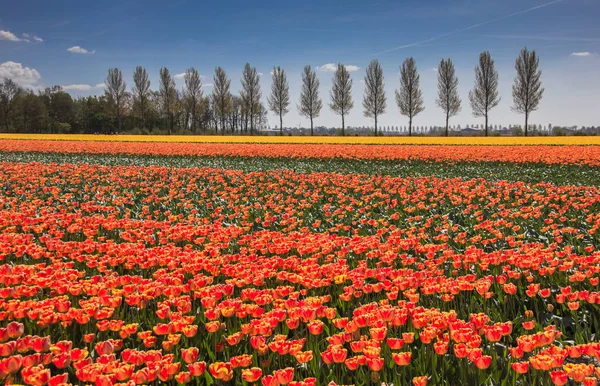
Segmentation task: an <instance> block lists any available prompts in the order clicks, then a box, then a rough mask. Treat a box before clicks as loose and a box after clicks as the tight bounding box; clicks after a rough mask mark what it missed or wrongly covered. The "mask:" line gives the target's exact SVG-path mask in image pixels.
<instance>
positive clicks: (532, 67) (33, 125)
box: [0, 48, 550, 136]
mask: <svg viewBox="0 0 600 386" xmlns="http://www.w3.org/2000/svg"><path fill="white" fill-rule="evenodd" d="M515 70H516V76H515V79H514V83H513V86H512V97H513V105H512V107H511V109H512V110H513V111H514V112H517V113H519V114H523V116H524V125H523V128H524V130H522V131H523V134H525V135H528V134H529V129H530V127H531V125H529V116H530V114H531V113H532V112H534V111H535V110H537V109H538V107H539V104H540V101H541V100H542V97H543V94H544V88H543V87H542V82H541V74H542V73H541V71H540V69H539V58H538V56H537V55H536V52H535V50H533V51H529V50H528V49H527V48H524V49H523V50H522V51H521V52H520V54H519V56H518V57H517V59H516V62H515ZM437 74H438V90H437V98H436V101H435V103H436V106H437V107H438V108H440V109H441V111H442V112H443V116H444V122H445V125H444V126H443V129H442V130H441V132H440V133H439V134H441V135H449V132H450V119H451V118H452V117H453V116H455V115H457V114H458V113H459V112H460V111H461V109H462V104H463V103H462V100H461V98H460V96H459V95H458V78H457V76H456V74H455V68H454V65H453V63H452V61H451V59H442V60H441V62H440V64H439V66H438V69H437ZM259 80H260V75H259V73H258V72H257V71H256V68H255V67H252V66H250V64H248V63H246V65H245V67H244V71H243V74H242V79H241V83H242V90H241V92H240V95H233V94H232V93H231V91H230V87H231V79H230V78H229V77H228V76H227V74H226V72H225V71H224V70H223V68H221V67H217V68H216V69H215V73H214V76H213V88H212V92H211V93H210V94H208V95H204V92H203V90H202V87H203V85H202V80H201V77H200V75H199V73H198V71H197V70H196V69H195V68H193V67H191V68H189V69H188V70H187V71H186V72H185V75H184V87H183V89H182V90H178V89H177V88H176V86H175V80H174V77H173V76H172V75H171V73H170V72H169V70H168V69H167V68H165V67H163V68H161V69H160V76H159V89H158V91H152V90H151V89H150V85H151V84H150V79H149V76H148V73H147V71H146V69H145V68H143V67H141V66H138V67H137V68H136V69H135V72H134V74H133V82H132V87H131V88H130V89H129V90H128V87H127V82H126V81H125V79H124V77H123V73H122V72H121V70H119V69H118V68H111V69H109V70H108V76H107V77H106V80H105V82H104V83H105V93H104V95H103V96H100V97H96V96H88V97H82V98H76V99H73V98H72V97H71V95H70V94H69V93H67V92H65V91H64V90H63V89H62V88H61V87H60V86H54V87H48V88H46V89H45V90H43V91H40V92H38V93H37V94H36V93H35V92H34V91H33V90H30V89H23V88H21V87H19V86H18V85H17V84H16V83H15V82H13V81H12V80H11V79H8V78H5V79H3V81H2V83H1V84H0V128H1V130H2V131H5V132H18V133H108V134H112V133H116V132H118V133H123V132H128V133H132V134H149V133H153V134H157V133H165V134H167V133H168V134H174V133H176V134H210V133H215V134H250V135H253V134H257V133H259V132H260V130H261V129H262V128H264V127H265V126H266V123H267V113H268V111H271V112H273V113H275V114H276V115H278V116H279V121H280V125H279V128H280V133H281V134H283V119H284V117H285V115H286V114H287V113H288V112H289V111H290V95H289V87H288V82H287V75H286V72H285V70H283V69H282V68H280V67H275V68H273V72H272V84H271V90H270V93H269V95H268V97H267V98H266V99H267V100H266V104H265V103H263V101H262V91H261V88H260V84H259ZM419 81H420V77H419V73H418V71H417V65H416V61H415V59H414V58H412V57H411V58H408V59H406V60H405V61H404V62H403V63H402V66H401V68H400V87H399V88H398V89H397V90H396V92H395V102H396V105H397V107H398V109H399V111H400V113H401V114H402V115H404V116H406V117H408V119H409V125H408V129H407V130H406V131H407V133H408V135H412V134H413V133H414V131H413V119H414V118H415V117H416V116H417V115H418V114H419V113H421V112H422V111H423V110H424V109H425V106H424V103H423V97H422V91H421V88H420V84H419ZM319 84H320V83H319V79H318V78H317V73H316V71H315V70H314V69H312V68H311V67H310V66H305V67H304V69H303V72H302V90H301V94H300V98H299V103H298V105H297V106H296V108H297V109H298V112H299V113H300V114H301V115H302V116H304V117H306V118H307V119H309V120H310V133H311V135H313V134H314V122H315V120H317V118H318V117H319V115H320V113H321V111H322V109H323V99H322V98H321V96H320V95H319ZM364 84H365V91H364V96H363V103H362V105H363V112H364V115H365V116H366V117H369V118H372V119H373V122H374V129H375V130H374V134H375V135H380V134H381V132H380V131H379V130H378V118H379V117H380V116H381V115H382V114H384V113H385V112H386V110H387V108H388V106H387V96H386V94H385V91H384V89H385V82H384V75H383V70H382V68H381V65H380V64H379V62H378V61H377V60H373V61H371V63H370V64H369V66H368V67H367V70H366V74H365V78H364ZM498 86H499V78H498V72H497V71H496V69H495V65H494V60H493V59H492V58H491V55H490V53H489V52H487V51H486V52H482V53H481V54H480V56H479V63H478V65H477V66H476V67H475V84H474V86H473V89H472V90H471V91H470V92H469V96H468V101H469V104H470V107H471V109H472V112H473V116H474V117H481V118H484V121H485V124H484V126H483V128H484V130H483V133H484V134H485V135H486V136H487V135H488V133H489V132H490V130H488V128H489V127H490V126H489V124H488V115H489V112H490V110H492V109H493V108H495V107H496V106H497V105H498V103H499V102H500V97H499V95H498ZM329 96H330V102H329V103H328V107H329V108H330V109H331V110H332V111H333V112H334V113H335V114H337V115H339V116H340V117H341V131H340V134H341V135H345V134H346V122H345V118H346V115H347V114H348V113H349V112H350V110H352V109H353V108H354V101H353V100H352V79H351V77H350V73H349V72H348V70H347V69H346V67H345V66H344V65H342V64H338V65H337V68H336V70H335V73H334V75H333V85H332V88H331V90H330V95H329ZM549 131H550V130H549ZM517 133H518V132H517Z"/></svg>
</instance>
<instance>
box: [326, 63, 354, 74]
mask: <svg viewBox="0 0 600 386" xmlns="http://www.w3.org/2000/svg"><path fill="white" fill-rule="evenodd" d="M344 67H346V70H348V72H354V71H358V70H359V69H360V67H358V66H355V65H353V64H347V65H345V66H344ZM317 69H318V70H320V71H325V72H335V70H337V64H334V63H327V64H324V65H322V66H317Z"/></svg>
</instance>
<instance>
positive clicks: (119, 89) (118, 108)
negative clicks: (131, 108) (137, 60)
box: [104, 68, 127, 132]
mask: <svg viewBox="0 0 600 386" xmlns="http://www.w3.org/2000/svg"><path fill="white" fill-rule="evenodd" d="M104 85H105V88H104V94H105V95H106V96H107V98H108V100H109V101H111V102H112V105H113V107H114V109H115V114H116V116H117V131H119V132H120V131H121V116H122V115H123V110H124V107H125V98H126V93H125V90H126V88H127V84H126V83H125V81H124V80H123V73H122V72H121V70H119V69H118V68H109V69H108V76H107V77H106V81H105V82H104Z"/></svg>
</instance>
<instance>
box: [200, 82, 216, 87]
mask: <svg viewBox="0 0 600 386" xmlns="http://www.w3.org/2000/svg"><path fill="white" fill-rule="evenodd" d="M212 86H213V84H212V83H204V84H203V85H202V87H212Z"/></svg>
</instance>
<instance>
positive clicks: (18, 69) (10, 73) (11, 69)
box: [0, 61, 42, 87]
mask: <svg viewBox="0 0 600 386" xmlns="http://www.w3.org/2000/svg"><path fill="white" fill-rule="evenodd" d="M41 77H42V76H41V75H40V73H39V72H38V71H37V70H36V69H35V68H29V67H23V65H22V64H21V63H15V62H11V61H8V62H4V63H2V64H0V79H2V78H9V79H12V80H13V81H14V82H15V83H17V84H19V85H21V86H25V87H28V86H29V87H31V86H33V84H34V83H36V82H37V81H38V80H40V78H41Z"/></svg>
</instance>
